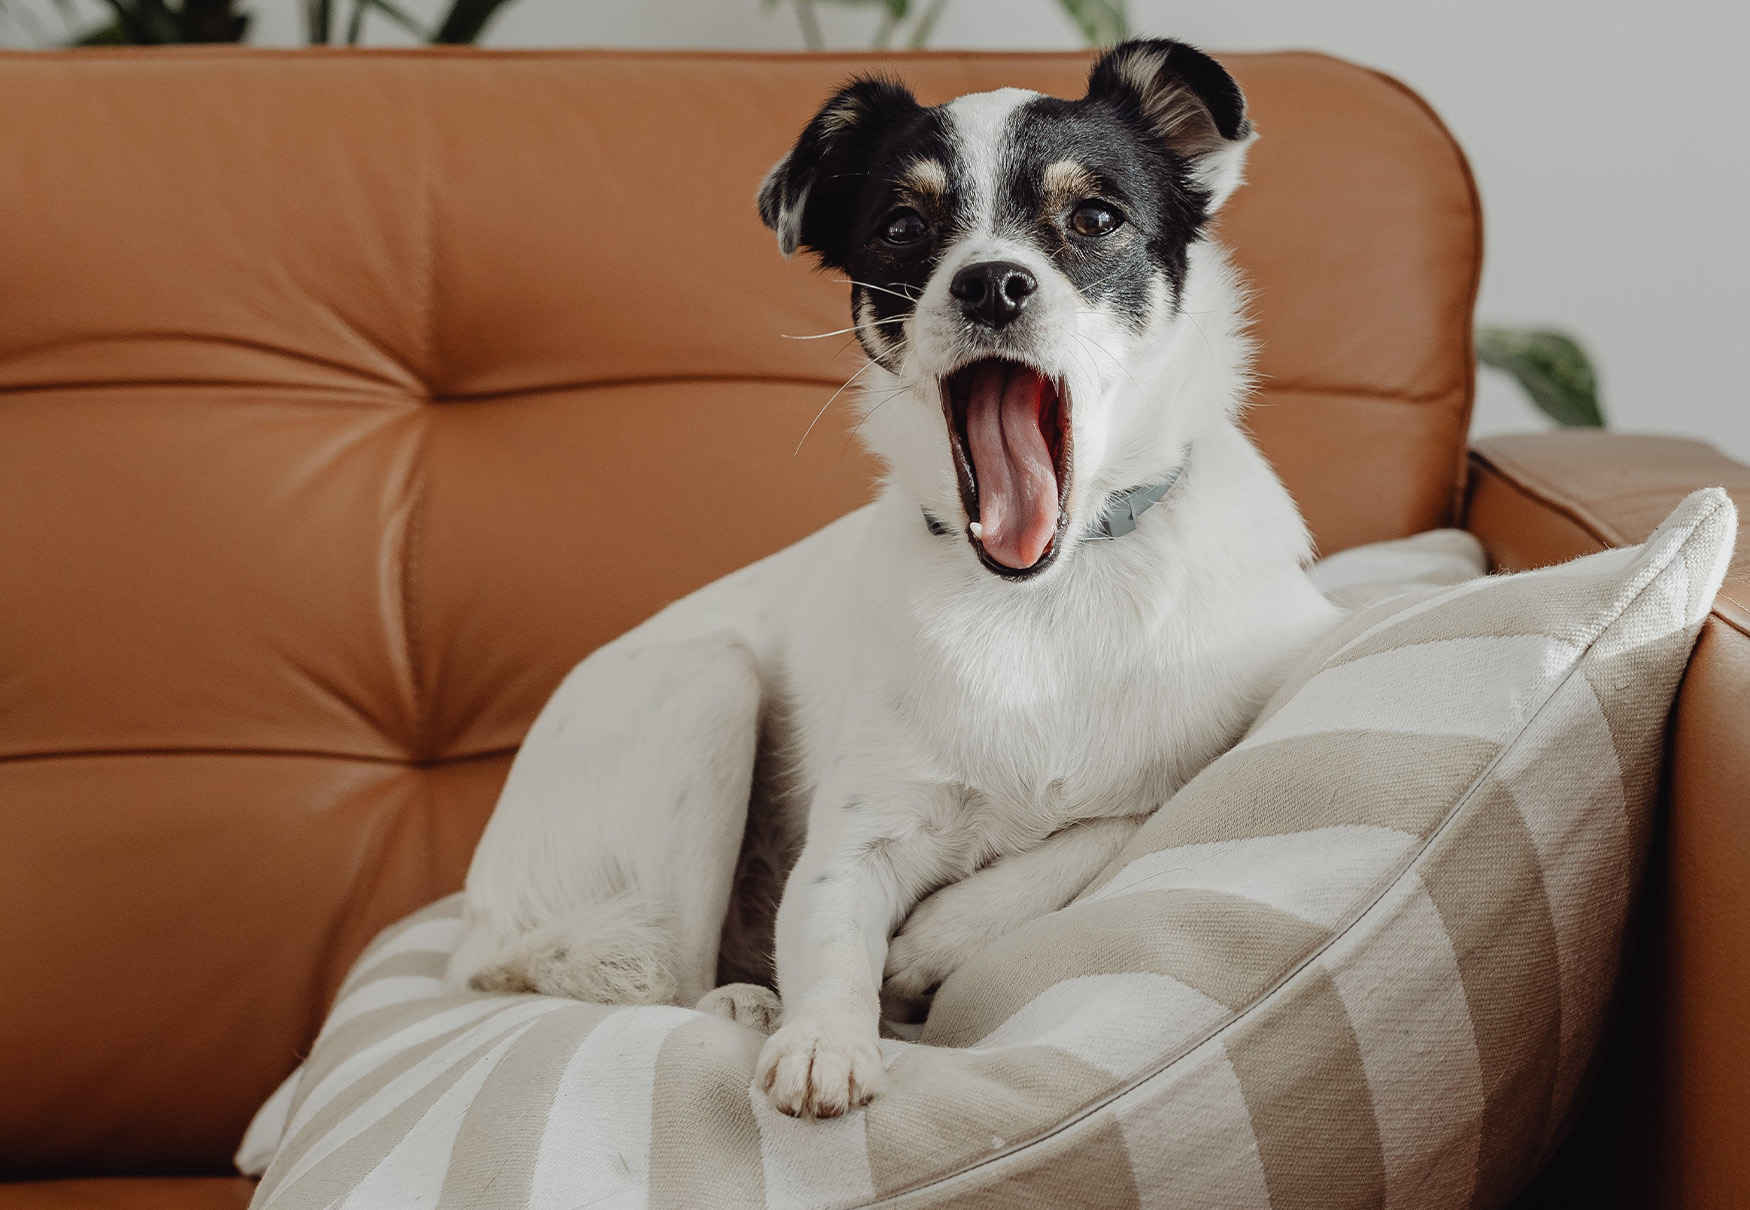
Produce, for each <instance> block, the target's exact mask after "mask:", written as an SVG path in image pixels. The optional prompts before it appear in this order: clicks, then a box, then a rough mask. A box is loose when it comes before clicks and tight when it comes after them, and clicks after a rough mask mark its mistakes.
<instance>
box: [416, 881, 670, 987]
mask: <svg viewBox="0 0 1750 1210" xmlns="http://www.w3.org/2000/svg"><path fill="white" fill-rule="evenodd" d="M465 931H466V934H467V937H466V940H465V941H464V944H463V946H462V948H461V949H458V950H457V951H456V954H455V957H454V958H452V959H451V961H450V969H449V977H450V980H451V982H453V983H456V984H465V985H466V986H468V987H471V988H473V989H474V990H475V991H483V992H537V993H539V994H541V995H545V996H565V997H568V998H569V999H573V1000H587V1001H590V1002H591V1003H595V1004H674V1003H677V1002H678V998H679V996H680V991H681V979H680V975H679V971H678V969H677V968H678V965H679V964H678V958H679V955H678V953H677V950H678V944H677V942H678V939H677V937H676V933H675V922H674V913H673V912H672V911H670V910H668V908H667V907H666V906H664V905H661V904H658V903H656V902H654V901H653V899H652V898H651V896H650V895H649V894H648V893H646V892H644V891H641V890H639V889H637V888H633V889H630V890H627V891H623V892H621V893H620V894H618V895H615V896H614V897H612V898H611V899H606V900H603V901H602V902H600V903H593V904H588V905H586V906H583V907H579V908H574V909H573V910H571V911H570V912H568V913H566V914H565V915H563V916H560V917H558V918H556V919H554V920H550V921H548V922H547V923H545V924H543V925H541V926H540V927H539V928H536V929H533V930H530V931H528V932H526V933H523V934H521V935H520V936H517V937H515V938H514V939H513V940H511V941H510V942H509V943H508V944H505V943H503V942H498V943H496V944H495V943H494V938H493V937H492V930H490V929H482V928H469V929H467V930H465Z"/></svg>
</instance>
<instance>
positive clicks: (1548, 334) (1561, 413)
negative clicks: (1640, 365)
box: [1476, 327, 1605, 428]
mask: <svg viewBox="0 0 1750 1210" xmlns="http://www.w3.org/2000/svg"><path fill="white" fill-rule="evenodd" d="M1476 340H1477V360H1478V361H1480V362H1482V364H1484V365H1486V366H1489V367H1491V368H1492V369H1497V370H1502V371H1504V372H1506V373H1508V374H1511V375H1512V376H1513V377H1514V379H1516V380H1517V381H1518V383H1519V385H1520V386H1521V387H1523V388H1525V393H1526V394H1527V395H1529V396H1530V397H1531V402H1532V403H1534V404H1536V405H1537V410H1538V411H1540V412H1542V413H1543V414H1544V415H1545V416H1548V417H1549V418H1550V419H1551V420H1553V421H1555V422H1556V423H1557V424H1560V425H1565V426H1567V427H1569V428H1603V427H1604V424H1605V421H1604V409H1603V408H1602V407H1600V406H1599V403H1598V376H1597V374H1596V373H1594V372H1593V369H1592V359H1591V358H1590V357H1588V356H1586V350H1585V349H1584V348H1582V347H1581V346H1580V342H1579V341H1577V340H1575V339H1574V338H1573V337H1571V336H1568V335H1566V334H1564V333H1562V332H1552V331H1548V330H1542V329H1532V328H1491V327H1480V328H1478V329H1477V334H1476Z"/></svg>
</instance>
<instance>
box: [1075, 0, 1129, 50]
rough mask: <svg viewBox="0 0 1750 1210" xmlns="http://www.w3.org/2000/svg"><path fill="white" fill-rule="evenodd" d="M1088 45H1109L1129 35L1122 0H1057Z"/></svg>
mask: <svg viewBox="0 0 1750 1210" xmlns="http://www.w3.org/2000/svg"><path fill="white" fill-rule="evenodd" d="M1057 2H1058V3H1059V4H1060V5H1062V6H1063V11H1064V12H1066V13H1068V14H1069V19H1070V20H1071V21H1074V22H1075V23H1076V27H1077V28H1078V29H1080V30H1081V31H1082V37H1084V38H1086V39H1087V40H1088V45H1089V46H1110V45H1112V44H1113V43H1114V42H1122V41H1124V39H1126V38H1128V37H1129V36H1130V15H1129V13H1127V12H1126V11H1125V7H1124V0H1057Z"/></svg>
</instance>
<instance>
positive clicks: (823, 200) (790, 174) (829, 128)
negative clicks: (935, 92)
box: [759, 77, 924, 269]
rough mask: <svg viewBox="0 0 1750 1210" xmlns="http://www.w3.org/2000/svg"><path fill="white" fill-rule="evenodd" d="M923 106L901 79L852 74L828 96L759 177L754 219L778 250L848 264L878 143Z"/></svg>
mask: <svg viewBox="0 0 1750 1210" xmlns="http://www.w3.org/2000/svg"><path fill="white" fill-rule="evenodd" d="M923 112H924V109H923V106H921V105H919V104H918V102H917V98H916V97H914V96H912V95H911V92H910V91H909V90H907V89H906V87H905V86H904V85H902V84H898V83H896V82H894V81H892V80H883V79H877V78H874V77H862V78H859V79H856V80H852V81H851V82H850V83H849V84H847V85H845V86H844V87H843V88H841V89H839V90H838V91H837V92H836V93H834V94H833V95H832V96H831V97H830V98H828V100H827V102H826V104H825V105H823V106H821V109H820V112H819V113H817V114H815V115H814V117H813V119H812V120H811V121H810V122H809V123H808V125H807V126H805V127H803V129H802V134H801V137H799V138H798V139H797V140H796V146H794V147H792V148H791V149H790V154H788V155H786V156H785V157H784V158H783V159H781V160H779V161H778V162H777V164H776V165H775V166H774V167H773V168H772V170H771V171H770V172H768V173H767V174H766V179H765V180H764V181H762V182H761V183H760V193H759V206H760V219H761V220H762V221H763V222H764V223H765V224H766V226H768V227H770V228H771V229H772V230H773V231H775V232H776V233H777V235H778V249H779V250H780V251H781V252H783V254H784V255H785V256H790V255H792V254H793V253H794V252H795V251H796V249H798V248H807V249H809V250H810V251H812V252H815V253H817V254H819V256H820V263H821V264H823V265H827V266H829V267H831V268H835V269H844V268H847V266H846V264H845V254H846V251H847V249H848V247H849V242H850V237H851V224H852V223H853V222H854V221H855V208H856V204H857V197H858V195H859V194H860V193H861V192H862V188H863V184H864V182H865V181H866V180H867V179H868V175H869V168H870V165H871V164H872V163H873V162H874V160H875V156H876V154H877V153H878V152H879V151H880V148H881V143H882V141H883V140H884V139H886V138H887V136H888V135H889V134H891V133H894V132H895V131H897V130H899V129H901V128H903V127H904V126H905V125H907V124H909V123H910V122H912V121H914V120H916V118H917V117H918V116H919V115H921V114H922V113H923Z"/></svg>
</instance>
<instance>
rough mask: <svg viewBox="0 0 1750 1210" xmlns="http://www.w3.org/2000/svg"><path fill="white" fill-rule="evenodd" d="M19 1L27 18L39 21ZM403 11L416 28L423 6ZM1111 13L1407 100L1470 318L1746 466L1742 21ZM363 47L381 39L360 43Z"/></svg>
mask: <svg viewBox="0 0 1750 1210" xmlns="http://www.w3.org/2000/svg"><path fill="white" fill-rule="evenodd" d="M14 2H15V3H17V2H18V0H14ZM28 2H29V3H34V4H37V5H39V6H40V7H42V8H44V9H45V11H46V10H47V5H48V0H28ZM85 2H89V0H85ZM342 7H347V6H345V5H344V4H343V5H342ZM406 7H409V8H411V9H413V10H414V11H416V12H422V13H425V12H431V11H433V10H435V8H436V7H437V0H406ZM254 8H255V10H256V13H257V31H256V32H257V38H256V40H257V41H267V42H290V41H295V40H297V38H298V37H299V29H298V25H297V20H296V16H295V12H296V6H295V5H294V3H293V2H292V0H255V4H254ZM822 11H823V13H824V14H825V16H826V25H827V31H828V34H829V36H830V37H831V38H832V40H833V41H834V42H835V43H838V44H842V45H859V44H861V43H862V42H864V41H865V40H866V39H867V37H868V31H869V30H870V28H871V27H872V25H873V16H872V15H871V14H870V13H869V12H868V11H867V10H864V11H847V12H841V11H839V10H836V9H833V8H831V7H830V6H825V5H823V8H822ZM1131 13H1132V18H1133V23H1134V24H1135V26H1136V27H1137V29H1138V30H1139V31H1140V32H1148V33H1161V34H1171V35H1173V36H1177V37H1183V38H1186V39H1188V40H1190V41H1193V42H1196V43H1199V44H1200V45H1204V46H1207V47H1211V48H1218V49H1230V50H1253V49H1270V48H1280V47H1306V48H1314V49H1319V50H1326V51H1330V52H1333V53H1335V54H1339V55H1343V56H1345V57H1347V58H1351V59H1355V60H1358V61H1360V62H1363V63H1367V64H1370V65H1372V66H1375V67H1379V68H1382V69H1384V70H1386V71H1389V72H1391V73H1392V74H1394V75H1396V76H1398V77H1399V78H1400V79H1403V80H1404V81H1406V82H1407V83H1409V84H1410V85H1411V86H1413V87H1414V88H1416V89H1417V90H1418V91H1419V92H1421V93H1422V94H1423V95H1424V96H1426V97H1427V98H1428V99H1429V100H1430V101H1431V102H1432V103H1433V104H1434V106H1435V108H1436V109H1438V110H1439V111H1440V113H1441V114H1442V115H1443V116H1444V117H1445V119H1446V121H1447V123H1448V124H1449V125H1450V126H1451V127H1452V129H1453V130H1454V132H1455V133H1456V134H1457V135H1458V138H1459V140H1460V142H1462V143H1463V145H1464V146H1465V148H1466V150H1467V151H1468V152H1469V154H1470V157H1471V163H1472V166H1473V168H1474V169H1475V171H1476V176H1477V180H1478V183H1479V185H1480V187H1481V190H1482V195H1483V205H1484V214H1485V216H1486V219H1487V225H1488V261H1487V267H1486V269H1485V273H1484V277H1483V290H1482V299H1481V302H1480V304H1479V307H1478V313H1479V315H1480V316H1481V317H1482V318H1483V319H1484V320H1485V321H1489V320H1495V321H1503V322H1511V323H1539V324H1543V323H1548V324H1553V325H1557V326H1560V327H1563V328H1566V329H1568V330H1570V331H1572V332H1574V333H1575V334H1576V335H1578V336H1579V337H1580V338H1581V339H1582V340H1583V341H1584V342H1585V344H1586V345H1587V347H1588V348H1589V349H1590V350H1591V352H1592V354H1593V356H1594V358H1595V360H1596V361H1597V362H1598V364H1599V368H1600V373H1601V377H1602V380H1603V400H1604V405H1605V408H1606V411H1607V412H1608V413H1609V415H1610V417H1611V419H1612V421H1613V422H1614V424H1615V425H1616V426H1617V427H1619V428H1624V429H1641V430H1657V431H1664V432H1674V433H1686V434H1693V435H1696V436H1701V437H1705V438H1707V439H1709V440H1712V441H1714V442H1715V443H1716V444H1718V445H1720V446H1721V447H1723V448H1724V449H1726V450H1727V451H1729V452H1730V453H1732V454H1734V455H1736V456H1737V457H1739V458H1743V459H1746V460H1750V406H1746V404H1745V402H1744V400H1743V398H1742V395H1741V388H1740V386H1739V381H1738V376H1739V356H1740V350H1741V349H1742V348H1744V346H1745V345H1746V343H1747V336H1750V301H1747V295H1746V290H1747V289H1750V154H1747V146H1750V142H1747V139H1746V135H1745V132H1744V125H1745V122H1746V119H1747V118H1750V69H1746V67H1745V56H1746V52H1750V3H1746V2H1745V0H1667V2H1666V3H1663V4H1660V5H1657V6H1654V5H1632V6H1631V5H1629V4H1627V3H1624V2H1623V0H1467V2H1466V3H1462V4H1460V3H1441V4H1435V3H1430V2H1429V0H1316V2H1315V0H1209V2H1205V3H1202V4H1196V5H1191V4H1180V3H1172V2H1171V0H1131ZM370 40H373V41H379V42H385V41H396V40H398V39H397V38H396V36H395V34H394V32H393V31H392V30H390V29H388V28H387V27H386V26H381V25H378V24H375V23H374V24H373V25H372V27H371V35H370ZM487 41H488V42H489V43H492V44H497V45H575V44H596V45H619V46H745V47H795V46H799V45H800V37H799V35H798V33H797V27H796V24H795V21H794V18H793V16H792V15H791V13H790V11H789V10H788V9H787V8H783V7H780V8H778V9H776V10H772V11H766V10H763V9H762V7H761V5H760V2H759V0H517V3H515V4H514V5H513V6H512V7H511V8H509V9H507V10H506V11H505V13H504V14H503V16H502V17H501V18H500V19H499V21H498V23H497V24H496V25H495V26H494V27H493V28H492V29H491V30H490V31H489V37H488V39H487ZM1076 41H1077V35H1076V33H1075V31H1074V30H1073V29H1072V28H1071V26H1070V25H1069V24H1068V22H1067V21H1066V20H1065V19H1064V18H1063V16H1062V14H1061V13H1060V11H1059V10H1058V9H1057V8H1056V6H1055V4H1054V3H1053V2H1052V0H951V4H950V6H949V9H948V12H947V15H946V16H945V18H944V19H943V21H942V23H941V25H940V26H939V27H938V30H937V35H936V38H935V44H936V45H938V46H945V47H973V46H1003V47H1062V46H1069V45H1074V44H1075V43H1076ZM1540 425H1541V419H1540V417H1538V415H1537V413H1536V412H1534V411H1533V410H1532V409H1531V407H1530V406H1529V405H1528V404H1526V403H1525V402H1524V401H1523V400H1522V399H1521V397H1520V396H1519V394H1518V392H1517V389H1516V388H1515V387H1514V386H1512V385H1511V383H1509V382H1507V381H1505V380H1502V379H1499V378H1498V377H1497V376H1495V375H1492V374H1491V375H1486V376H1485V377H1484V380H1483V386H1482V390H1481V396H1480V398H1479V401H1478V408H1477V416H1476V424H1475V428H1476V430H1477V431H1478V432H1481V433H1487V432H1500V431H1508V430H1513V429H1524V428H1532V427H1539V426H1540Z"/></svg>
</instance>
